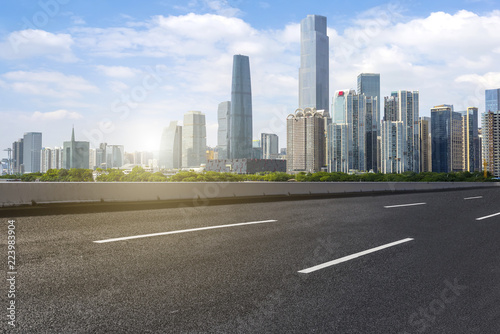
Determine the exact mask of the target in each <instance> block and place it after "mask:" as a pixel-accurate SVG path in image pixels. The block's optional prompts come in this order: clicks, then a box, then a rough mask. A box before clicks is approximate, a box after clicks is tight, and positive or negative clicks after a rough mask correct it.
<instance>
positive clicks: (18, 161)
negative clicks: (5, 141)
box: [12, 138, 24, 174]
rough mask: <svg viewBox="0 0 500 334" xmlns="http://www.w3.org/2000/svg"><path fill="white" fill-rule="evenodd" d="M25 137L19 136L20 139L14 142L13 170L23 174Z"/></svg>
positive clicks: (15, 172)
mask: <svg viewBox="0 0 500 334" xmlns="http://www.w3.org/2000/svg"><path fill="white" fill-rule="evenodd" d="M23 142H24V138H19V140H18V141H15V142H13V143H12V172H13V173H14V174H22V173H23V172H24V165H23V158H24V156H23V154H24V145H23Z"/></svg>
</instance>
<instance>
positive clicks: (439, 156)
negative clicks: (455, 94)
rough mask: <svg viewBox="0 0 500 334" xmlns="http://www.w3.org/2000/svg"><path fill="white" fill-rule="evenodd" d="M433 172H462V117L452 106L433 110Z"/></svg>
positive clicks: (436, 107) (438, 107) (443, 106)
mask: <svg viewBox="0 0 500 334" xmlns="http://www.w3.org/2000/svg"><path fill="white" fill-rule="evenodd" d="M431 138H432V144H431V145H432V171H433V172H435V173H449V172H452V171H462V162H463V155H462V154H463V147H462V145H463V142H462V115H461V114H460V113H458V112H455V111H453V106H452V105H446V104H443V105H440V106H435V107H434V108H432V109H431Z"/></svg>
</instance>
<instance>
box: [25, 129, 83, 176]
mask: <svg viewBox="0 0 500 334" xmlns="http://www.w3.org/2000/svg"><path fill="white" fill-rule="evenodd" d="M41 152H42V133H41V132H27V133H25V134H24V138H23V164H24V172H25V173H36V172H39V171H40V166H41ZM87 165H88V162H87Z"/></svg>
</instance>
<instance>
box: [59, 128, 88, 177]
mask: <svg viewBox="0 0 500 334" xmlns="http://www.w3.org/2000/svg"><path fill="white" fill-rule="evenodd" d="M89 146H90V143H89V142H87V141H76V140H75V129H74V128H73V129H72V131H71V141H66V142H64V143H63V166H62V167H63V168H64V169H71V168H83V169H88V168H89V161H90V159H89V148H90V147H89Z"/></svg>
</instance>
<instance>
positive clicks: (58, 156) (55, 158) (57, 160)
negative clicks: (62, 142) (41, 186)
mask: <svg viewBox="0 0 500 334" xmlns="http://www.w3.org/2000/svg"><path fill="white" fill-rule="evenodd" d="M62 161H63V149H62V148H61V147H54V148H53V149H52V157H51V159H50V168H49V169H61V168H62Z"/></svg>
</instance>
